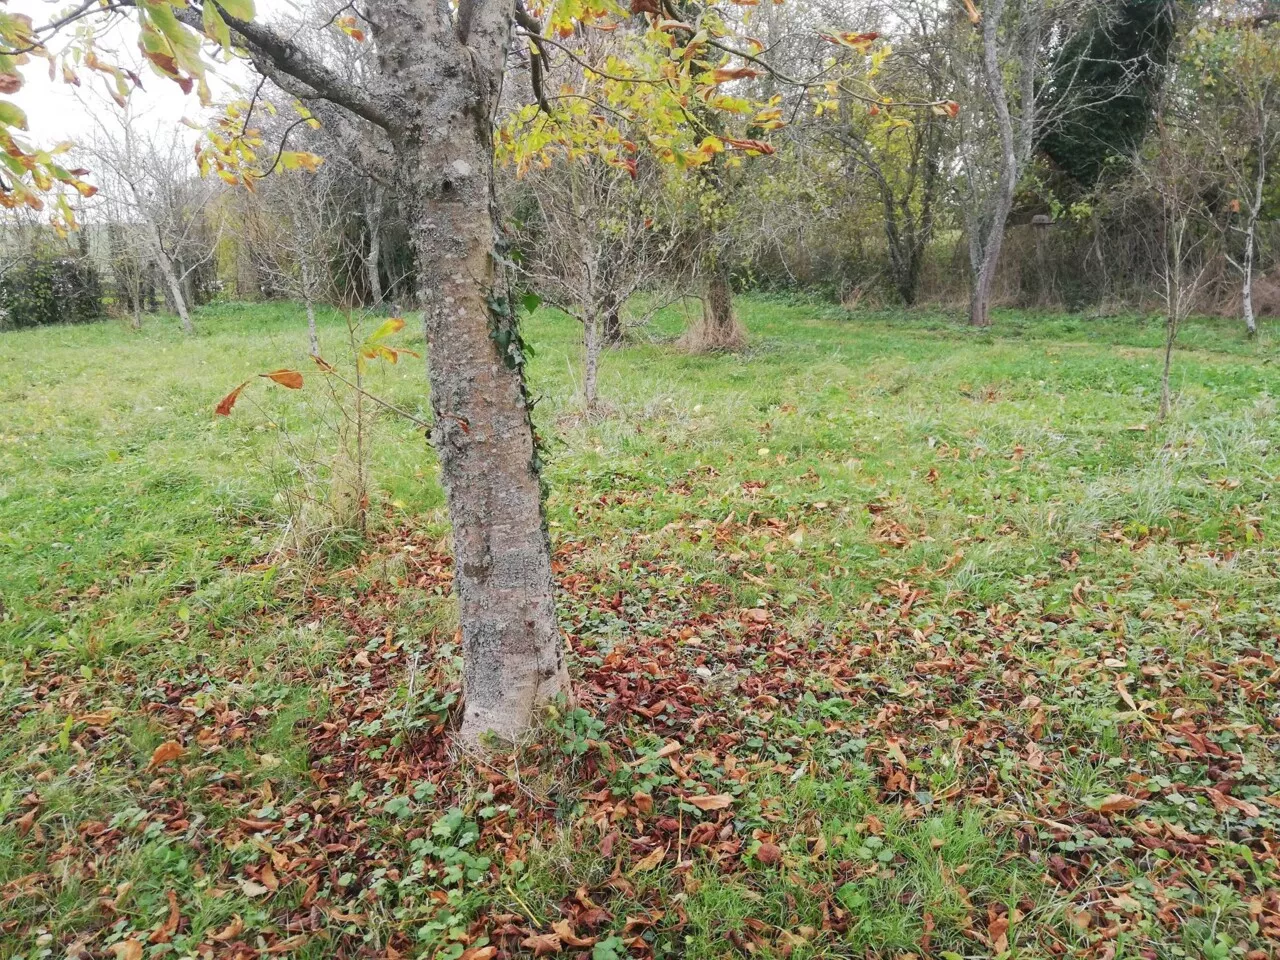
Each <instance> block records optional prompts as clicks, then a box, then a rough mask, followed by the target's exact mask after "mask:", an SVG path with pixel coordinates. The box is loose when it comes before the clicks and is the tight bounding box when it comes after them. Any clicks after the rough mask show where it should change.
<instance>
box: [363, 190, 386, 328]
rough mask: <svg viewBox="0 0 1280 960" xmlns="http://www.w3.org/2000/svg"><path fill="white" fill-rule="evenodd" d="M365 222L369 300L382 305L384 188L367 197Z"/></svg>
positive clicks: (368, 194)
mask: <svg viewBox="0 0 1280 960" xmlns="http://www.w3.org/2000/svg"><path fill="white" fill-rule="evenodd" d="M364 215H365V222H366V223H367V224H368V227H369V251H368V253H367V254H366V256H365V258H364V270H365V278H366V280H367V281H368V284H369V300H370V302H371V303H372V304H373V305H374V306H377V305H378V304H380V303H382V188H381V187H374V188H373V189H372V190H371V191H370V192H369V193H367V194H366V195H365V202H364Z"/></svg>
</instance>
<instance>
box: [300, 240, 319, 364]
mask: <svg viewBox="0 0 1280 960" xmlns="http://www.w3.org/2000/svg"><path fill="white" fill-rule="evenodd" d="M301 259H302V263H301V264H300V265H299V266H300V267H301V270H302V298H303V300H304V301H306V305H307V342H308V345H309V347H310V350H311V355H312V356H313V357H318V356H320V334H319V333H318V332H317V330H316V303H315V297H314V296H313V294H312V292H311V280H312V278H311V267H310V265H309V264H308V263H307V258H306V257H302V258H301Z"/></svg>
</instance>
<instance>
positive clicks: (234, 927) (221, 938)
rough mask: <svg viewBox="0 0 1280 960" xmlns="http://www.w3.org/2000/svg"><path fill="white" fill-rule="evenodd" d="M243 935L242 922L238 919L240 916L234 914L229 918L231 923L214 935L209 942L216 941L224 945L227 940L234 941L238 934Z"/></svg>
mask: <svg viewBox="0 0 1280 960" xmlns="http://www.w3.org/2000/svg"><path fill="white" fill-rule="evenodd" d="M242 933H244V921H243V920H241V919H240V914H238V913H237V914H236V915H235V916H233V917H232V918H231V922H230V923H228V924H227V925H226V926H225V927H223V928H222V929H221V930H219V931H218V932H217V933H215V934H214V935H213V936H212V937H210V938H209V939H210V940H217V941H218V942H219V943H226V942H227V941H228V940H234V939H235V938H236V937H238V936H240V934H242Z"/></svg>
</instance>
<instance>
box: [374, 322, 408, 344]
mask: <svg viewBox="0 0 1280 960" xmlns="http://www.w3.org/2000/svg"><path fill="white" fill-rule="evenodd" d="M403 329H404V318H403V317H388V318H387V319H386V320H383V321H382V323H381V324H380V325H379V326H378V329H377V330H375V331H373V333H371V334H369V337H368V339H367V340H365V343H373V342H375V341H377V340H382V339H383V338H385V337H389V336H391V335H392V334H393V333H399V332H400V331H401V330H403Z"/></svg>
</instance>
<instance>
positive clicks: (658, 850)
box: [631, 847, 667, 873]
mask: <svg viewBox="0 0 1280 960" xmlns="http://www.w3.org/2000/svg"><path fill="white" fill-rule="evenodd" d="M666 855H667V848H666V847H655V848H654V849H653V851H651V852H650V853H649V854H648V856H646V857H645V858H644V859H643V860H641V861H640V862H639V863H637V864H636V865H635V866H634V867H632V868H631V872H632V873H644V872H646V871H648V870H652V869H653V868H654V867H656V866H657V865H658V864H660V863H662V860H663V858H664V857H666Z"/></svg>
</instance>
